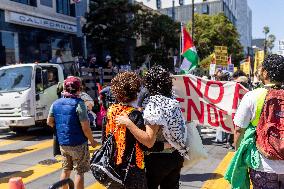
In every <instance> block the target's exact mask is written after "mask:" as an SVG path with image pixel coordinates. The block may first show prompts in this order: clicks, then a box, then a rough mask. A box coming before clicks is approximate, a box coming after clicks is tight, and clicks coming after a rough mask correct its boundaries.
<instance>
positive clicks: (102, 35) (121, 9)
mask: <svg viewBox="0 0 284 189" xmlns="http://www.w3.org/2000/svg"><path fill="white" fill-rule="evenodd" d="M139 9H140V6H138V5H133V4H129V3H128V0H91V1H90V12H89V13H88V14H87V15H86V19H87V23H86V25H85V26H84V28H83V31H84V33H86V35H87V36H88V37H89V39H90V40H91V41H90V42H91V43H93V44H95V46H96V47H97V49H99V50H101V51H102V49H103V50H104V51H109V52H110V53H111V55H112V56H114V57H115V58H117V59H119V60H120V61H121V62H124V63H127V62H128V61H129V55H127V54H128V52H127V51H128V47H129V45H130V43H133V39H134V37H135V30H134V26H133V23H134V16H133V15H134V14H136V13H137V12H138V11H139ZM100 54H102V52H100Z"/></svg>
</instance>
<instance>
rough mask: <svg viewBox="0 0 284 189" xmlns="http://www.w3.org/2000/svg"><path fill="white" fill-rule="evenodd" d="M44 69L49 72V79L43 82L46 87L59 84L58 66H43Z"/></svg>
mask: <svg viewBox="0 0 284 189" xmlns="http://www.w3.org/2000/svg"><path fill="white" fill-rule="evenodd" d="M42 69H43V71H44V72H47V81H46V83H44V84H43V85H44V89H46V88H49V87H51V86H54V85H57V84H58V82H59V79H58V70H57V68H56V67H53V66H43V67H42Z"/></svg>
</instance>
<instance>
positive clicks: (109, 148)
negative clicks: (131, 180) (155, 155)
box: [91, 133, 135, 187]
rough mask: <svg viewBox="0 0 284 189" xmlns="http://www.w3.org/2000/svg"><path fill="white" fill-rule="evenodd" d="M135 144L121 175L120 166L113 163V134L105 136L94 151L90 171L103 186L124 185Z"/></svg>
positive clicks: (114, 150)
mask: <svg viewBox="0 0 284 189" xmlns="http://www.w3.org/2000/svg"><path fill="white" fill-rule="evenodd" d="M134 149H135V146H134V147H133V150H132V153H131V157H130V160H129V162H128V165H127V168H126V170H124V171H125V173H124V174H123V176H122V175H121V170H120V168H119V167H118V166H117V165H116V164H115V161H114V157H115V153H116V142H115V138H114V134H113V133H111V134H109V135H108V136H107V138H106V140H105V142H104V143H103V145H102V146H101V148H100V149H99V150H97V151H95V152H94V154H93V156H92V159H91V171H92V173H93V176H94V177H95V179H96V180H97V181H98V182H99V183H100V184H102V185H104V186H105V187H109V186H111V185H113V184H114V185H115V186H121V187H124V184H125V181H126V178H127V175H128V171H129V167H130V162H131V160H132V158H133V154H134Z"/></svg>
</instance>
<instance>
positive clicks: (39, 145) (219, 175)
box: [0, 129, 232, 189]
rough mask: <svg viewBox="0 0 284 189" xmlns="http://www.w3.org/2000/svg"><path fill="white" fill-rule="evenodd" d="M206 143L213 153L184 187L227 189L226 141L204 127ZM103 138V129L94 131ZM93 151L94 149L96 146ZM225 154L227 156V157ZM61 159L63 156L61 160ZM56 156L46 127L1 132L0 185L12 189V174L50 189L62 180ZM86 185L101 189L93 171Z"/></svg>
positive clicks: (31, 188)
mask: <svg viewBox="0 0 284 189" xmlns="http://www.w3.org/2000/svg"><path fill="white" fill-rule="evenodd" d="M202 131H203V132H202V137H203V143H204V144H205V146H206V149H207V150H208V153H209V158H208V159H207V160H203V161H200V162H199V163H198V164H196V165H195V166H194V167H193V168H192V169H191V170H190V171H188V172H187V173H186V174H185V175H182V176H181V179H180V184H181V187H180V188H181V189H196V188H206V189H215V188H216V189H226V188H230V186H229V184H228V183H227V182H226V181H225V180H224V179H223V173H224V171H225V169H226V166H227V164H228V162H229V160H230V158H231V157H232V153H228V152H229V150H228V149H227V148H225V145H224V144H215V143H214V142H213V140H214V133H212V131H211V130H210V129H209V130H208V129H203V130H202ZM93 134H94V136H95V138H96V139H98V140H99V138H100V132H98V131H95V132H93ZM92 150H93V149H92ZM224 157H225V158H224ZM58 160H59V159H58ZM58 160H56V159H55V158H54V157H53V155H52V136H51V134H50V133H48V132H46V130H43V129H33V130H31V131H29V132H28V133H27V134H24V135H16V134H15V133H13V132H6V133H1V134H0V188H1V189H8V181H9V178H11V177H17V176H21V177H22V178H23V182H24V183H25V186H26V189H47V188H48V187H49V186H50V185H51V184H52V183H55V182H56V181H58V179H59V175H60V173H61V163H60V161H58ZM85 187H86V188H87V189H89V188H95V189H101V188H103V187H102V186H100V185H99V184H98V183H97V182H96V181H95V179H94V178H93V176H92V174H91V173H87V174H86V175H85Z"/></svg>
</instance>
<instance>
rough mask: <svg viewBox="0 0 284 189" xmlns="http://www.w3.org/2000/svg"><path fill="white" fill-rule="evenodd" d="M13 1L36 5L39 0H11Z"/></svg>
mask: <svg viewBox="0 0 284 189" xmlns="http://www.w3.org/2000/svg"><path fill="white" fill-rule="evenodd" d="M11 1H15V2H18V3H23V4H26V5H30V6H34V7H36V2H37V0H11Z"/></svg>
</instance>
